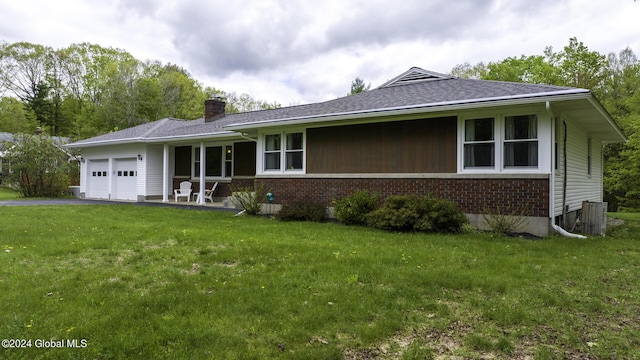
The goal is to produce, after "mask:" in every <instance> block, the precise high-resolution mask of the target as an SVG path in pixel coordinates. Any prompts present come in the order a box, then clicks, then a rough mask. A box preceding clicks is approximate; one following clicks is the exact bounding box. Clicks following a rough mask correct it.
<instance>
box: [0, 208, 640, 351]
mask: <svg viewBox="0 0 640 360" xmlns="http://www.w3.org/2000/svg"><path fill="white" fill-rule="evenodd" d="M621 217H624V218H625V221H626V225H624V226H622V227H620V228H618V229H615V230H612V231H610V232H609V235H608V236H607V237H605V238H601V237H593V238H589V239H587V240H580V239H570V238H561V237H549V238H545V239H542V240H537V241H532V240H525V239H520V238H507V237H494V236H490V235H487V234H464V235H423V234H392V233H385V232H381V231H373V230H370V229H365V228H358V227H346V226H342V225H339V224H315V223H281V222H277V221H275V220H269V219H265V218H251V217H234V216H233V214H229V213H224V212H212V211H191V210H186V209H184V210H183V209H171V208H148V207H138V206H131V205H107V206H97V205H95V206H94V205H78V206H64V207H62V206H48V207H47V206H35V207H28V208H26V207H25V208H22V207H0V251H1V252H0V304H2V305H3V306H2V307H1V308H0V334H2V338H8V339H27V340H28V339H30V340H32V341H35V340H36V339H47V340H50V339H55V340H65V341H66V340H73V339H78V340H82V339H85V340H86V347H85V348H81V349H76V348H55V349H42V348H35V343H32V344H33V345H32V347H31V348H21V349H4V350H3V349H0V357H6V358H24V359H32V358H42V359H58V358H81V359H84V358H92V359H95V358H97V359H116V358H127V359H130V358H144V359H153V358H176V359H182V358H189V359H212V358H215V359H218V358H219V359H233V358H238V359H263V358H291V359H340V358H358V359H360V358H389V359H395V358H404V359H418V358H438V356H444V357H445V358H446V357H453V356H458V357H459V358H465V359H467V358H471V359H473V358H478V359H479V358H482V357H487V356H493V357H494V358H501V359H511V358H533V359H561V358H571V357H575V358H602V359H607V358H628V359H634V358H636V359H637V358H639V356H638V353H639V352H640V342H639V340H638V339H640V318H639V314H640V292H639V291H638V289H639V288H640V286H639V285H640V276H638V274H639V273H640V257H639V255H640V233H639V232H638V226H639V224H640V215H637V214H624V215H622V216H621Z"/></svg>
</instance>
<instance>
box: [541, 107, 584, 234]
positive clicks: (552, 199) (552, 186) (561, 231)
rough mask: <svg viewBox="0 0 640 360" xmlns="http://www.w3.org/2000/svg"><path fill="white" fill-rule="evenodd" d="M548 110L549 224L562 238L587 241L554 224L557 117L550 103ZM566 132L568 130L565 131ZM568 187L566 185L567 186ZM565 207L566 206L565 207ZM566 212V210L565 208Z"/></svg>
mask: <svg viewBox="0 0 640 360" xmlns="http://www.w3.org/2000/svg"><path fill="white" fill-rule="evenodd" d="M546 109H547V114H549V117H550V118H551V133H552V135H553V136H552V139H551V140H552V141H553V144H552V150H551V164H552V166H551V169H552V170H551V179H550V191H549V192H550V205H551V206H550V207H549V216H550V218H549V224H550V225H551V228H552V229H553V230H555V231H556V232H558V233H559V234H560V235H562V236H566V237H572V238H576V239H586V238H587V237H586V236H584V235H580V234H574V233H570V232H568V231H566V230H565V229H563V228H561V227H560V226H558V225H556V224H554V222H553V221H554V219H555V217H556V216H555V177H556V173H555V165H556V164H555V158H556V147H555V141H556V132H555V130H556V117H555V115H554V114H553V112H552V111H551V104H550V103H549V101H547V102H546ZM565 131H566V130H565ZM563 166H564V167H565V169H564V171H565V172H566V171H567V169H566V166H567V164H566V163H565V164H563ZM565 182H566V180H565ZM565 185H566V184H565ZM563 206H564V205H563ZM563 211H564V208H563Z"/></svg>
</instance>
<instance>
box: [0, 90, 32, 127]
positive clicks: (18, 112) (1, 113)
mask: <svg viewBox="0 0 640 360" xmlns="http://www.w3.org/2000/svg"><path fill="white" fill-rule="evenodd" d="M37 126H38V123H37V121H36V118H35V116H34V115H33V112H32V111H30V110H27V109H26V108H25V106H24V104H23V103H22V102H21V101H20V100H18V99H16V98H13V97H3V98H0V131H1V132H8V133H13V134H18V133H29V132H32V131H34V129H35V128H36V127H37Z"/></svg>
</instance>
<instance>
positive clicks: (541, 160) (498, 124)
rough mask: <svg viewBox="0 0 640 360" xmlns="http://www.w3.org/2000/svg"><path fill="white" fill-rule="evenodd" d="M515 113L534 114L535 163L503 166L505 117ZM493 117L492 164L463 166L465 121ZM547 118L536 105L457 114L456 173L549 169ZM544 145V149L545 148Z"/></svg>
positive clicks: (515, 114) (520, 172)
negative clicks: (498, 110)
mask: <svg viewBox="0 0 640 360" xmlns="http://www.w3.org/2000/svg"><path fill="white" fill-rule="evenodd" d="M518 115H536V116H537V118H538V132H537V141H538V166H522V167H520V166H509V167H505V166H504V144H505V134H504V131H505V118H506V117H508V116H518ZM491 117H492V118H494V129H493V131H494V144H495V149H494V152H495V153H494V156H495V159H494V166H493V167H477V168H465V167H464V144H465V121H466V120H473V119H483V118H491ZM550 146H551V121H550V119H549V117H548V116H547V115H545V114H544V113H543V112H541V111H539V110H536V109H529V108H527V109H524V108H523V109H516V110H513V111H508V112H491V111H486V112H485V111H482V112H470V113H468V114H463V115H460V116H458V173H459V174H496V173H505V174H527V173H550V172H551V166H552V164H551V163H552V161H551V154H552V152H551V149H550ZM547 148H548V149H547Z"/></svg>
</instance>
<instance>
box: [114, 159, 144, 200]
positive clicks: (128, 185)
mask: <svg viewBox="0 0 640 360" xmlns="http://www.w3.org/2000/svg"><path fill="white" fill-rule="evenodd" d="M114 176H115V189H114V196H113V198H114V199H118V200H137V199H138V188H137V179H138V167H137V161H136V158H131V159H116V160H115V163H114Z"/></svg>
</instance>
